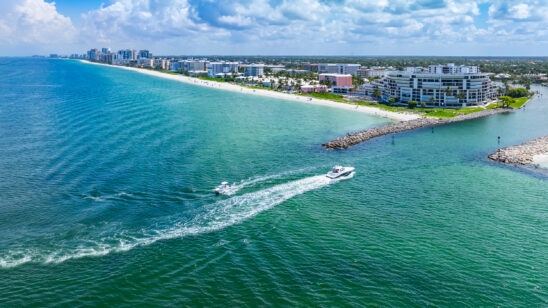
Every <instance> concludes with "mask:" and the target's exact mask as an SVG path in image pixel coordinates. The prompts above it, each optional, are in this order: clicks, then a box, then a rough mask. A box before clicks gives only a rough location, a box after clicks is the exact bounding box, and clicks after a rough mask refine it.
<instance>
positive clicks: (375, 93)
mask: <svg viewBox="0 0 548 308" xmlns="http://www.w3.org/2000/svg"><path fill="white" fill-rule="evenodd" d="M381 95H382V92H381V90H380V89H375V90H373V97H374V98H381Z"/></svg>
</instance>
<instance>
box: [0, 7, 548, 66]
mask: <svg viewBox="0 0 548 308" xmlns="http://www.w3.org/2000/svg"><path fill="white" fill-rule="evenodd" d="M0 10H2V12H4V13H3V14H2V16H0V47H1V48H0V56H28V55H32V54H49V53H59V54H72V53H75V52H78V53H84V52H85V51H86V50H87V49H89V48H90V47H97V48H101V47H110V48H112V49H122V48H135V49H150V50H153V51H154V53H155V54H157V55H198V54H208V55H212V54H217V55H327V56H329V55H348V56H360V55H378V56H382V55H396V56H397V55H411V56H415V55H437V56H546V55H548V53H547V52H546V50H548V14H547V13H548V0H546V1H520V2H519V3H518V2H513V1H468V0H463V1H452V0H450V1H436V0H414V1H413V0H410V1H386V0H385V1H358V0H346V1H323V0H302V1H287V0H272V1H267V0H235V1H230V2H228V1H220V0H208V1H197V0H165V1H159V0H136V1H130V0H110V1H100V0H99V1H98V0H84V1H70V0H60V1H55V2H52V1H44V0H23V1H21V0H18V1H15V0H3V1H2V3H0Z"/></svg>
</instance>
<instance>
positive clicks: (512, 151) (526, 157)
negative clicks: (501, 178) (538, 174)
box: [488, 136, 548, 165]
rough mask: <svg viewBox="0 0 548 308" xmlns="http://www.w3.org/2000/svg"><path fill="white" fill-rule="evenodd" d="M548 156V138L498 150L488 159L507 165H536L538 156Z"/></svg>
mask: <svg viewBox="0 0 548 308" xmlns="http://www.w3.org/2000/svg"><path fill="white" fill-rule="evenodd" d="M546 154H548V136H544V137H541V138H538V139H534V140H531V141H529V142H525V143H522V144H520V145H514V146H509V147H505V148H502V149H498V150H497V151H496V152H495V153H493V154H491V155H489V156H488V158H489V159H490V160H493V161H497V162H501V163H505V164H512V165H528V164H535V161H534V157H535V156H536V155H546Z"/></svg>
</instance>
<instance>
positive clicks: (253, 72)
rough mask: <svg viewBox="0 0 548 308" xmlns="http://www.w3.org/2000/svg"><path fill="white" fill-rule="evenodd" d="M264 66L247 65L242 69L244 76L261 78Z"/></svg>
mask: <svg viewBox="0 0 548 308" xmlns="http://www.w3.org/2000/svg"><path fill="white" fill-rule="evenodd" d="M264 69H265V65H264V64H249V65H246V66H245V68H244V75H245V76H253V77H257V76H263V75H264Z"/></svg>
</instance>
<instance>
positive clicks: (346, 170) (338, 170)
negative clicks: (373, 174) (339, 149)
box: [326, 166, 356, 179]
mask: <svg viewBox="0 0 548 308" xmlns="http://www.w3.org/2000/svg"><path fill="white" fill-rule="evenodd" d="M355 169H356V168H354V167H343V166H335V167H333V169H332V170H331V171H329V172H328V173H327V175H326V176H327V177H328V178H330V179H337V178H340V177H343V176H347V175H349V174H350V173H352V172H354V170H355Z"/></svg>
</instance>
